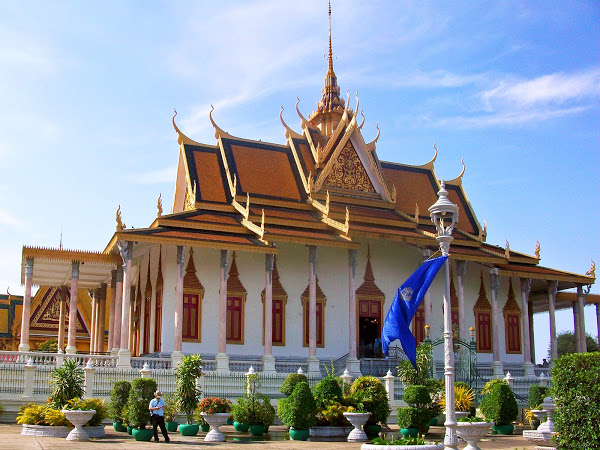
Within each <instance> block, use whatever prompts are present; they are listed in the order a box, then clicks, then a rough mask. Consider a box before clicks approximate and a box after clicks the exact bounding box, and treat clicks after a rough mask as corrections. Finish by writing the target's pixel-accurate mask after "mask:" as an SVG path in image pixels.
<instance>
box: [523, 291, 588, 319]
mask: <svg viewBox="0 0 600 450" xmlns="http://www.w3.org/2000/svg"><path fill="white" fill-rule="evenodd" d="M530 298H531V304H532V310H533V313H534V314H535V313H545V312H548V295H547V294H545V293H544V294H536V295H535V296H532V297H530ZM576 301H577V293H576V292H557V293H556V301H555V305H556V306H555V309H556V310H559V309H572V308H573V303H575V302H576ZM585 304H586V305H593V304H596V305H598V304H600V294H588V295H587V296H585Z"/></svg>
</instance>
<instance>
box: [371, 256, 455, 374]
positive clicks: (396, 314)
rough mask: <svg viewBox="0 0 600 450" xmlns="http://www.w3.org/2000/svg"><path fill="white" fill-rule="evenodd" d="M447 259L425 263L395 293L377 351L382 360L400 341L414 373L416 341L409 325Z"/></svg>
mask: <svg viewBox="0 0 600 450" xmlns="http://www.w3.org/2000/svg"><path fill="white" fill-rule="evenodd" d="M447 259H448V257H447V256H440V257H439V258H434V259H429V260H427V261H425V262H424V263H423V264H421V266H420V267H419V268H418V269H417V270H415V272H414V273H413V274H412V275H411V276H410V277H409V278H408V280H406V281H405V282H404V284H403V285H402V286H400V287H399V288H398V291H396V296H395V297H394V301H393V302H392V306H391V308H390V310H389V311H388V313H387V316H386V317H385V321H384V322H383V329H382V331H381V349H382V350H383V353H384V354H385V355H386V356H387V354H388V346H389V345H390V344H391V343H392V342H394V341H395V340H396V339H400V344H402V348H403V349H404V352H405V353H406V356H407V357H408V359H409V360H410V362H411V363H412V365H413V367H415V369H416V367H417V340H416V339H415V337H414V336H413V334H412V332H411V331H410V328H409V325H410V322H411V320H412V319H413V317H414V315H415V313H416V312H417V309H419V305H420V304H421V301H422V300H423V297H424V296H425V293H426V292H427V289H429V286H430V285H431V282H432V281H433V279H434V278H435V276H436V275H437V273H438V271H439V270H440V268H441V267H442V265H443V264H444V262H446V260H447Z"/></svg>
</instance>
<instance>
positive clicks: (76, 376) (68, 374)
mask: <svg viewBox="0 0 600 450" xmlns="http://www.w3.org/2000/svg"><path fill="white" fill-rule="evenodd" d="M83 381H84V377H83V369H82V367H81V365H80V364H79V363H78V362H77V361H76V360H74V359H67V360H66V361H65V362H64V363H63V365H62V366H60V367H57V368H56V369H54V370H53V371H52V372H51V373H50V380H49V384H50V398H49V399H48V403H49V404H51V405H52V406H53V407H54V408H56V409H61V408H62V407H63V405H66V404H67V402H68V401H69V400H71V399H72V398H82V397H83V396H84V394H85V391H84V390H83Z"/></svg>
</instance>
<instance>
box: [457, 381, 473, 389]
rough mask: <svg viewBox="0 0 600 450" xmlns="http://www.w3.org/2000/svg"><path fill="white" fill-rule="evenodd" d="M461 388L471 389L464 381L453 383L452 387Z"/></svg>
mask: <svg viewBox="0 0 600 450" xmlns="http://www.w3.org/2000/svg"><path fill="white" fill-rule="evenodd" d="M459 386H462V387H464V388H465V389H471V386H469V385H468V384H467V383H465V382H464V381H457V382H456V383H454V387H455V388H456V387H459Z"/></svg>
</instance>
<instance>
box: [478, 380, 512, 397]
mask: <svg viewBox="0 0 600 450" xmlns="http://www.w3.org/2000/svg"><path fill="white" fill-rule="evenodd" d="M499 384H505V385H506V386H508V383H507V382H506V381H504V380H502V379H500V378H492V379H491V380H490V381H488V382H487V383H485V386H483V389H482V390H481V395H486V394H489V393H490V392H492V390H493V389H494V386H496V385H499Z"/></svg>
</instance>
